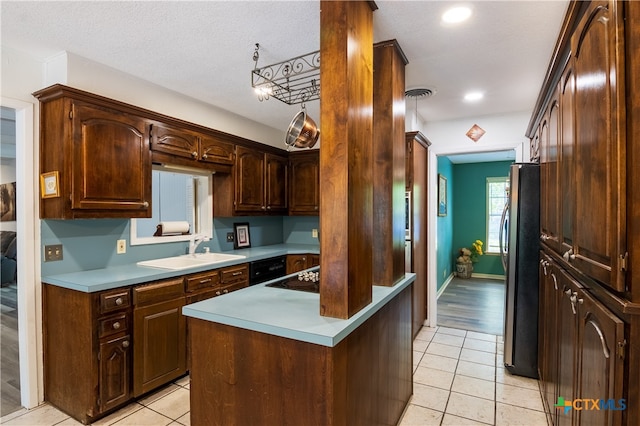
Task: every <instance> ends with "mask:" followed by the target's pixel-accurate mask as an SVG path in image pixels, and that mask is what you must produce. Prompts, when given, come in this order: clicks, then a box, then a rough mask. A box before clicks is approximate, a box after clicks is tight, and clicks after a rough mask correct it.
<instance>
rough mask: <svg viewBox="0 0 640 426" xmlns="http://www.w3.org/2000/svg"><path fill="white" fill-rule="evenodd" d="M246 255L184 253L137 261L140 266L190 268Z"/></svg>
mask: <svg viewBox="0 0 640 426" xmlns="http://www.w3.org/2000/svg"><path fill="white" fill-rule="evenodd" d="M245 258H246V256H242V255H239V254H226V253H196V254H183V255H181V256H175V257H164V258H162V259H153V260H143V261H140V262H138V263H137V265H139V266H148V267H151V268H160V269H172V270H179V269H188V268H193V267H194V266H205V265H212V264H215V263H220V262H226V261H228V260H237V259H245Z"/></svg>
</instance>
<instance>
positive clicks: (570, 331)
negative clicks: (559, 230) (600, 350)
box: [554, 269, 580, 426]
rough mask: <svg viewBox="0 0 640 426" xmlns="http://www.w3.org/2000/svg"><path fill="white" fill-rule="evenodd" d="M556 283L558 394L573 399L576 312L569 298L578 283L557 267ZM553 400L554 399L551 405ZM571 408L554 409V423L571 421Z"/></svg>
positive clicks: (575, 291)
mask: <svg viewBox="0 0 640 426" xmlns="http://www.w3.org/2000/svg"><path fill="white" fill-rule="evenodd" d="M557 271H558V276H557V279H558V286H559V288H560V289H561V291H562V293H561V294H559V295H558V297H559V300H558V309H559V310H558V317H557V323H556V325H557V326H558V331H557V332H558V397H562V398H564V400H565V401H573V400H574V398H575V397H576V380H575V378H576V373H577V367H578V360H577V357H578V355H577V342H578V311H577V307H576V304H575V302H574V301H573V299H575V297H577V296H576V295H577V294H578V291H580V286H579V285H578V284H577V283H576V282H575V281H574V280H573V279H572V278H571V277H569V275H567V274H566V273H565V272H564V271H562V270H560V269H558V270H557ZM555 403H557V400H556V401H554V404H555ZM574 411H575V410H568V411H566V412H565V410H556V419H557V421H556V425H557V426H565V425H571V424H572V416H573V413H574Z"/></svg>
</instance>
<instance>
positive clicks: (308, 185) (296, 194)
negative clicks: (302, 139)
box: [289, 151, 320, 216]
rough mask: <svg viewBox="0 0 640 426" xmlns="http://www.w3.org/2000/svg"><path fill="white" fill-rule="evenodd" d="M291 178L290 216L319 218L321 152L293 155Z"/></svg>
mask: <svg viewBox="0 0 640 426" xmlns="http://www.w3.org/2000/svg"><path fill="white" fill-rule="evenodd" d="M290 176H291V179H290V181H289V182H290V185H289V188H290V193H289V214H290V215H312V216H317V215H318V213H319V207H320V155H319V152H317V151H316V152H311V153H308V152H305V153H302V154H292V156H291V170H290Z"/></svg>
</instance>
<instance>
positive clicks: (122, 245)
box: [116, 240, 127, 254]
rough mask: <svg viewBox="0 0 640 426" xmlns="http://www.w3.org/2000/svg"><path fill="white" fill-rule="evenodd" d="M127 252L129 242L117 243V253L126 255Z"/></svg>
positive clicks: (119, 241) (120, 241) (121, 241)
mask: <svg viewBox="0 0 640 426" xmlns="http://www.w3.org/2000/svg"><path fill="white" fill-rule="evenodd" d="M126 252H127V240H118V242H116V253H117V254H125V253H126Z"/></svg>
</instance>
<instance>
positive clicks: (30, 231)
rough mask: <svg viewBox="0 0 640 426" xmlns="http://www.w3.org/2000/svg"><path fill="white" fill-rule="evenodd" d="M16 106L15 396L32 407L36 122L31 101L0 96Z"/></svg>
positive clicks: (38, 304) (36, 340) (38, 307)
mask: <svg viewBox="0 0 640 426" xmlns="http://www.w3.org/2000/svg"><path fill="white" fill-rule="evenodd" d="M0 104H1V105H2V106H5V107H9V108H13V109H15V110H16V210H17V211H18V212H19V214H18V217H17V221H16V226H17V228H16V229H17V234H18V247H17V248H18V255H17V259H18V285H17V287H18V350H19V354H20V400H21V403H22V405H23V406H24V407H26V408H33V407H36V406H37V405H38V404H39V403H40V402H42V401H43V400H44V386H43V361H42V359H43V358H42V353H43V352H42V286H41V283H40V219H39V217H40V205H39V200H40V198H39V194H38V188H39V187H40V182H39V179H38V170H39V167H38V164H39V157H40V156H39V150H38V146H39V144H38V143H37V140H36V138H35V135H36V134H37V132H36V129H37V126H38V125H39V124H38V121H37V118H36V116H35V114H34V110H35V107H34V103H29V102H25V101H20V100H17V99H11V98H5V97H2V98H1V99H0Z"/></svg>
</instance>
